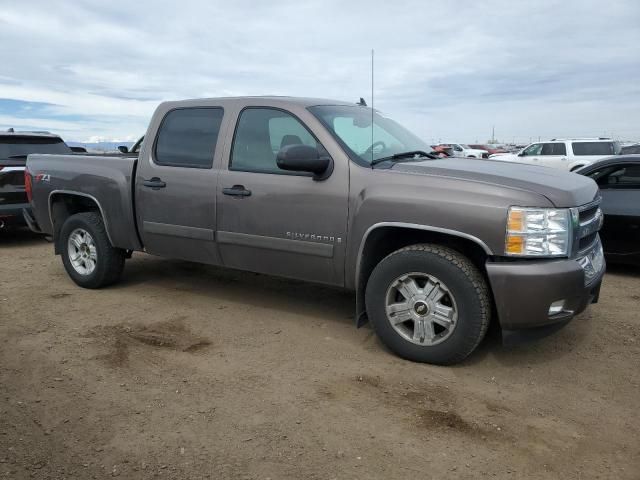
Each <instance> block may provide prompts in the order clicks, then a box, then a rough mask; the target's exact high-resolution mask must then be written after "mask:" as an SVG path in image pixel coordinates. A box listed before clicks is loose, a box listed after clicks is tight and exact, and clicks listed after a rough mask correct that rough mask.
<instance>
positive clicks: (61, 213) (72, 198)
mask: <svg viewBox="0 0 640 480" xmlns="http://www.w3.org/2000/svg"><path fill="white" fill-rule="evenodd" d="M50 202H51V204H50V208H51V211H50V213H51V224H52V227H53V244H54V249H55V253H56V254H59V253H60V249H59V245H58V237H59V236H60V235H59V234H60V229H61V228H62V225H64V222H65V221H66V220H67V218H69V217H70V216H71V215H75V214H76V213H80V212H96V213H99V214H101V212H100V207H99V206H98V204H97V203H96V201H95V200H93V199H92V198H90V197H85V196H83V195H74V194H72V193H57V194H53V195H52V196H51V200H50Z"/></svg>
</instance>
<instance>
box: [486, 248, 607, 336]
mask: <svg viewBox="0 0 640 480" xmlns="http://www.w3.org/2000/svg"><path fill="white" fill-rule="evenodd" d="M486 267H487V274H488V276H489V282H490V284H491V288H492V290H493V296H494V300H495V305H496V310H497V314H498V319H499V321H500V326H501V327H502V330H503V335H504V333H506V335H504V336H505V337H506V336H509V335H512V334H514V333H515V332H516V331H518V336H522V335H523V334H525V333H526V334H529V335H530V336H534V337H539V336H544V335H546V334H548V333H551V332H553V331H555V330H556V329H557V328H559V327H560V326H562V325H564V324H566V323H568V322H569V321H570V320H571V319H572V318H573V317H574V316H576V315H578V314H580V313H581V312H583V311H584V310H585V309H586V308H587V307H588V306H589V304H591V303H596V302H597V301H598V296H599V294H600V285H601V283H602V277H603V275H604V272H605V265H604V263H603V264H602V267H601V268H600V271H598V272H597V273H596V274H595V275H594V276H593V277H592V278H591V280H590V281H589V283H588V284H585V271H584V269H583V267H582V266H581V264H580V263H579V261H578V260H575V259H564V260H546V261H516V262H505V263H500V262H488V263H487V265H486ZM560 301H563V304H562V305H561V308H560V307H558V308H557V309H556V310H554V311H552V310H550V308H551V306H552V304H554V302H560ZM524 331H527V332H524Z"/></svg>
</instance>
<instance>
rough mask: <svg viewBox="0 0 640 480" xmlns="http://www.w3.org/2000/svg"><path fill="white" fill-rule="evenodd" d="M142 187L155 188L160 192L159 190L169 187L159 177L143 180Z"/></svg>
mask: <svg viewBox="0 0 640 480" xmlns="http://www.w3.org/2000/svg"><path fill="white" fill-rule="evenodd" d="M142 185H144V186H145V187H149V188H153V189H154V190H158V189H159V188H164V187H166V186H167V184H166V183H165V182H163V181H162V180H160V179H159V178H158V177H153V178H150V179H149V180H143V181H142Z"/></svg>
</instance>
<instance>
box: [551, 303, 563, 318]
mask: <svg viewBox="0 0 640 480" xmlns="http://www.w3.org/2000/svg"><path fill="white" fill-rule="evenodd" d="M562 310H564V300H558V301H556V302H553V303H552V304H551V306H550V307H549V316H552V315H556V314H558V313H560V312H562Z"/></svg>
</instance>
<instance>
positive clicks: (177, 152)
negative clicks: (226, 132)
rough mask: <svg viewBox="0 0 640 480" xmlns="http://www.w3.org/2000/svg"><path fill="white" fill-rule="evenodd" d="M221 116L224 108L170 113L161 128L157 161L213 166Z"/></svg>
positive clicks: (157, 142)
mask: <svg viewBox="0 0 640 480" xmlns="http://www.w3.org/2000/svg"><path fill="white" fill-rule="evenodd" d="M222 115H223V110H222V108H181V109H178V110H172V111H171V112H169V113H167V115H166V117H164V120H163V121H162V125H161V126H160V130H159V131H158V139H157V141H156V155H155V162H156V163H157V164H159V165H171V166H174V167H193V168H211V165H212V164H213V154H214V152H215V148H216V142H217V140H218V133H219V131H220V124H221V123H222Z"/></svg>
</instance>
